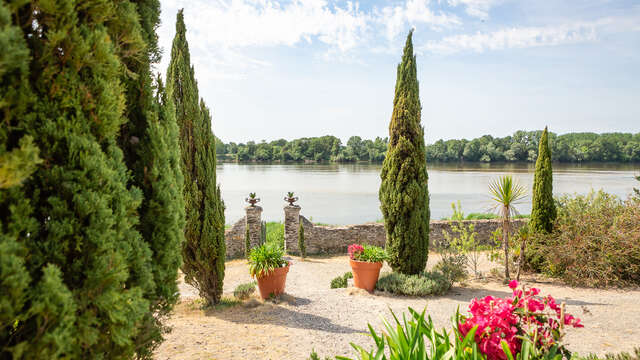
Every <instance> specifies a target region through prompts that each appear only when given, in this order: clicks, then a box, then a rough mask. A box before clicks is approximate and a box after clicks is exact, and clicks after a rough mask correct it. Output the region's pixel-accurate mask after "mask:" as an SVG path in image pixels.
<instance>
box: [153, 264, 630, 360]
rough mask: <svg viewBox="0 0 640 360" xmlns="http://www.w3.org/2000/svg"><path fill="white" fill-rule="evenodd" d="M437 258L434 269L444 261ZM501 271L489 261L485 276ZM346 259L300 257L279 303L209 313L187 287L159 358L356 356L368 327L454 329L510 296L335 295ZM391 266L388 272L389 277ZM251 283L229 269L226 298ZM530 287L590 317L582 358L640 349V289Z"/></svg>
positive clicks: (488, 286) (541, 283)
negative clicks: (398, 317)
mask: <svg viewBox="0 0 640 360" xmlns="http://www.w3.org/2000/svg"><path fill="white" fill-rule="evenodd" d="M437 259H438V257H437V255H431V256H430V258H429V264H428V266H431V265H433V264H434V263H435V262H436V261H437ZM493 266H495V265H493V264H490V263H488V262H486V261H485V262H484V263H483V264H482V266H481V268H482V269H483V270H485V271H486V270H488V269H490V268H491V267H493ZM349 270H350V268H349V263H348V259H347V257H345V256H339V257H331V258H312V259H307V260H306V261H300V259H297V258H293V265H292V267H291V270H290V272H289V274H288V278H287V289H286V290H287V293H288V294H289V296H287V297H284V298H283V300H284V301H281V302H280V303H278V304H274V303H270V302H266V303H262V302H260V303H258V302H256V301H255V300H253V301H251V304H253V305H254V306H247V304H245V305H237V306H233V307H228V308H224V309H211V310H202V309H201V308H200V305H199V304H200V301H199V300H198V295H197V292H196V291H195V289H193V288H192V287H190V286H189V285H186V284H184V283H181V284H180V292H181V300H180V303H179V304H178V305H177V306H176V308H175V311H174V314H173V316H172V317H171V318H170V320H169V322H168V324H169V325H170V326H171V327H172V328H173V330H172V332H171V333H169V334H167V336H166V341H165V342H164V343H163V344H162V345H161V346H160V347H159V348H158V350H157V351H156V354H155V357H156V359H159V360H164V359H209V360H211V359H219V360H222V359H274V360H275V359H307V357H308V356H309V353H310V352H311V350H312V349H315V350H316V351H317V352H318V353H319V355H321V356H322V357H324V356H326V355H331V356H334V355H345V356H353V355H354V353H353V351H352V349H351V347H350V345H349V343H350V342H355V343H358V344H360V345H364V346H365V348H369V347H370V346H371V344H372V343H373V342H372V340H371V338H370V337H368V336H367V335H366V334H365V332H366V331H367V323H371V324H372V325H373V326H374V328H376V329H378V330H379V329H381V327H382V323H381V317H382V316H384V317H387V318H389V317H390V312H389V308H391V309H392V310H393V311H394V312H396V313H401V312H403V311H406V309H407V307H409V306H410V307H413V308H414V309H416V310H422V309H423V308H424V307H425V306H426V307H427V311H428V313H429V315H431V317H432V318H433V320H434V322H435V323H436V324H437V325H439V326H446V327H449V326H450V324H451V316H452V314H454V313H455V311H456V308H458V307H460V310H461V311H464V310H466V307H467V305H468V303H469V301H470V300H471V299H472V298H474V297H483V296H486V295H494V296H508V295H510V291H509V289H508V288H507V287H506V286H504V285H502V284H501V283H499V282H497V281H473V282H470V283H468V284H466V285H465V286H458V287H454V288H453V289H452V290H451V291H450V292H449V293H448V294H447V295H445V296H442V297H427V298H409V297H395V296H389V295H386V294H380V293H375V294H373V295H371V294H367V293H363V292H359V291H354V290H353V288H348V289H330V288H329V283H330V281H331V279H332V278H334V277H336V276H338V275H341V274H343V273H344V272H346V271H349ZM389 270H390V269H388V268H387V267H386V265H385V268H383V271H389ZM250 280H251V279H250V277H249V274H248V270H247V265H246V262H245V261H240V260H235V261H230V262H228V263H227V270H226V277H225V283H224V292H225V294H229V295H231V294H232V292H233V289H234V288H235V287H236V286H237V285H239V284H241V283H245V282H249V281H250ZM526 282H527V283H528V286H535V287H538V288H540V289H541V290H542V294H551V295H553V296H554V297H556V299H558V301H565V302H566V303H567V312H569V313H571V314H574V315H576V316H578V317H581V318H582V319H583V323H584V324H585V328H584V329H571V330H570V331H569V333H568V335H567V337H566V342H567V343H568V344H569V345H568V347H569V349H570V350H572V351H575V352H579V353H580V354H586V353H591V352H593V353H598V354H603V353H606V352H614V351H615V352H618V351H623V350H624V351H629V350H632V349H633V348H634V347H635V346H640V290H624V291H623V290H595V289H582V288H569V287H566V286H563V285H561V284H558V283H554V282H552V281H546V280H543V279H536V278H535V277H527V278H526Z"/></svg>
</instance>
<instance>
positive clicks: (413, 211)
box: [379, 30, 430, 274]
mask: <svg viewBox="0 0 640 360" xmlns="http://www.w3.org/2000/svg"><path fill="white" fill-rule="evenodd" d="M412 34H413V30H412V31H410V32H409V35H408V36H407V42H406V44H405V47H404V54H403V56H402V62H401V63H400V64H399V65H398V70H397V79H396V89H395V96H394V100H393V113H392V115H391V123H390V124H389V147H388V150H387V154H386V157H385V159H384V162H383V164H382V172H381V174H380V177H381V179H382V183H381V185H380V191H379V197H380V203H381V206H380V208H381V210H382V214H383V216H384V224H385V229H386V232H387V243H386V249H387V252H388V254H389V260H388V262H389V265H391V267H392V268H393V270H394V271H398V272H401V273H403V274H417V273H420V272H421V271H423V270H424V268H425V266H426V264H427V257H428V252H429V215H430V214H429V191H428V188H427V181H428V176H427V167H426V152H425V144H424V128H423V127H422V126H421V124H420V110H421V105H420V97H419V94H418V78H417V73H416V57H415V55H414V54H413V44H412V40H411V37H412Z"/></svg>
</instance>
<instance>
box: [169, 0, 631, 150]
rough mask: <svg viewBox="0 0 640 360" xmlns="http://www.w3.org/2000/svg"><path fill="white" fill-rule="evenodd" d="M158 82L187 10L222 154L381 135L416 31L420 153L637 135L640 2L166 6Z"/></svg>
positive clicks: (437, 0) (251, 1)
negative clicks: (542, 137)
mask: <svg viewBox="0 0 640 360" xmlns="http://www.w3.org/2000/svg"><path fill="white" fill-rule="evenodd" d="M161 2H162V26H161V27H160V29H159V34H160V43H161V46H162V47H163V49H164V55H163V60H162V63H161V64H160V65H159V66H158V69H157V70H158V71H162V72H163V73H164V72H165V71H166V67H167V65H168V62H169V57H170V53H171V42H172V40H173V37H174V35H175V17H176V13H177V11H178V9H180V8H184V13H185V22H186V25H187V39H188V41H189V46H190V50H191V60H192V62H193V63H194V65H195V71H196V77H197V80H198V83H199V88H200V96H201V97H203V98H204V100H205V102H206V103H207V105H208V106H209V108H210V109H211V111H212V115H213V130H214V132H215V134H216V135H217V136H218V137H220V138H221V139H223V140H224V141H225V142H228V141H235V142H246V141H248V140H256V141H259V140H262V139H266V140H273V139H277V138H286V139H293V138H298V137H305V136H320V135H327V134H330V135H335V136H338V137H340V138H341V139H343V141H346V139H347V138H348V137H349V136H351V135H359V136H361V137H363V138H374V137H376V136H381V137H384V136H387V135H388V123H389V119H390V116H391V110H392V102H393V90H394V84H395V77H396V76H395V75H396V66H397V64H398V62H399V61H400V57H401V53H402V47H403V45H404V41H405V38H406V35H407V32H408V31H409V30H410V29H411V28H415V29H416V30H415V33H414V48H415V51H416V55H417V62H418V79H419V81H420V98H421V101H422V123H423V124H424V126H425V129H426V138H427V141H428V142H433V141H435V140H437V139H440V138H444V139H449V138H460V137H465V138H474V137H478V136H481V135H484V134H491V135H495V136H505V135H508V134H511V133H513V132H514V131H515V130H520V129H527V130H534V129H540V128H543V127H544V126H545V125H549V128H550V130H551V131H554V132H557V133H565V132H572V131H595V132H607V131H625V132H640V1H637V0H634V1H631V0H629V1H613V0H611V1H609V0H519V1H515V0H408V1H385V0H381V1H369V0H366V1H365V0H362V1H323V0H308V1H303V0H299V1H273V0H270V1H267V0H231V1H224V0H162V1H161Z"/></svg>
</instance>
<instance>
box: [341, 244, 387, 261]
mask: <svg viewBox="0 0 640 360" xmlns="http://www.w3.org/2000/svg"><path fill="white" fill-rule="evenodd" d="M347 251H348V253H349V258H350V259H351V260H355V261H367V262H383V261H385V260H386V259H387V253H386V252H385V251H384V249H383V248H381V247H379V246H374V245H360V244H351V245H349V248H348V249H347Z"/></svg>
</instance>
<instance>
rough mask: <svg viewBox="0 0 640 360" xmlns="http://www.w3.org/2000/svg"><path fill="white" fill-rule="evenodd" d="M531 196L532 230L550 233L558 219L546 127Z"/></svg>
mask: <svg viewBox="0 0 640 360" xmlns="http://www.w3.org/2000/svg"><path fill="white" fill-rule="evenodd" d="M531 198H532V206H531V221H529V226H530V227H531V230H533V231H534V232H546V233H550V232H551V230H553V221H554V220H555V219H556V205H555V203H554V200H553V168H552V166H551V154H550V153H549V135H548V131H547V128H546V127H545V128H544V131H543V132H542V137H541V138H540V146H539V148H538V159H537V160H536V172H535V174H534V176H533V193H532V196H531Z"/></svg>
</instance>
